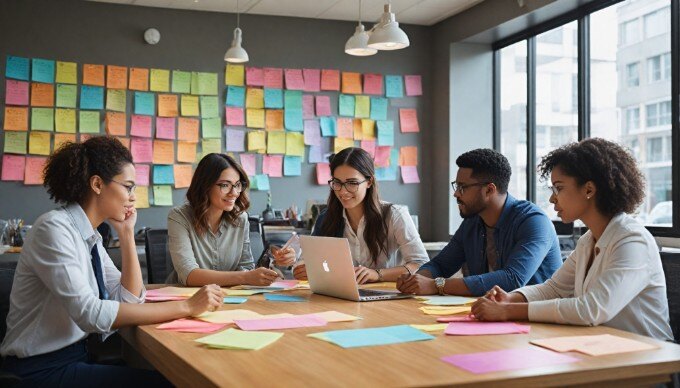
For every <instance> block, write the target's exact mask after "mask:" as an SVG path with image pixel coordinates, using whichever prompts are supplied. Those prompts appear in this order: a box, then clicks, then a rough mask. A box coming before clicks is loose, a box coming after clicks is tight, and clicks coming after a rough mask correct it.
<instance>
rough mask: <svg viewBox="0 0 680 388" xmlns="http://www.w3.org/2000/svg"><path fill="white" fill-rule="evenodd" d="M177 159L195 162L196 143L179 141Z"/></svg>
mask: <svg viewBox="0 0 680 388" xmlns="http://www.w3.org/2000/svg"><path fill="white" fill-rule="evenodd" d="M177 161H178V162H184V163H194V162H195V161H196V143H192V142H188V141H178V142H177Z"/></svg>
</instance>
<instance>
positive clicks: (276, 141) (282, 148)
mask: <svg viewBox="0 0 680 388" xmlns="http://www.w3.org/2000/svg"><path fill="white" fill-rule="evenodd" d="M267 153H268V154H285V153H286V133H285V132H271V133H270V134H269V136H268V141H267Z"/></svg>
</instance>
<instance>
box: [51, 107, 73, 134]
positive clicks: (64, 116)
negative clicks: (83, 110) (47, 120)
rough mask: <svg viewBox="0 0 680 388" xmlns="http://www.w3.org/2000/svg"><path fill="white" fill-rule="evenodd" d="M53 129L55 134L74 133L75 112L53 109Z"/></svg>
mask: <svg viewBox="0 0 680 388" xmlns="http://www.w3.org/2000/svg"><path fill="white" fill-rule="evenodd" d="M54 127H55V129H56V130H57V132H65V133H76V110H75V109H55V110H54Z"/></svg>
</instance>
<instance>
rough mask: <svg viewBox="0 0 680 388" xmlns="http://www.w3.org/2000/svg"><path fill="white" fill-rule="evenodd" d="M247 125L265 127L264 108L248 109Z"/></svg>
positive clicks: (249, 126)
mask: <svg viewBox="0 0 680 388" xmlns="http://www.w3.org/2000/svg"><path fill="white" fill-rule="evenodd" d="M246 127H248V128H264V109H246Z"/></svg>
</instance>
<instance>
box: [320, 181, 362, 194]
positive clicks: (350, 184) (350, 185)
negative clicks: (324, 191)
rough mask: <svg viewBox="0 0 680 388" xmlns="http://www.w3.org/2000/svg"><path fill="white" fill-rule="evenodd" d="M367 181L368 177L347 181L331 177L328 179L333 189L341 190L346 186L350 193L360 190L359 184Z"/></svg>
mask: <svg viewBox="0 0 680 388" xmlns="http://www.w3.org/2000/svg"><path fill="white" fill-rule="evenodd" d="M366 181H368V179H364V180H363V181H361V182H357V181H347V182H344V183H343V182H340V181H339V180H337V179H331V180H329V181H328V185H329V186H330V187H331V189H332V190H333V191H340V190H342V188H343V187H344V188H345V190H347V191H349V192H350V193H356V192H357V191H358V190H359V185H361V184H362V183H364V182H366Z"/></svg>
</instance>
